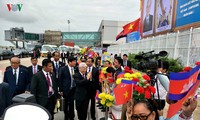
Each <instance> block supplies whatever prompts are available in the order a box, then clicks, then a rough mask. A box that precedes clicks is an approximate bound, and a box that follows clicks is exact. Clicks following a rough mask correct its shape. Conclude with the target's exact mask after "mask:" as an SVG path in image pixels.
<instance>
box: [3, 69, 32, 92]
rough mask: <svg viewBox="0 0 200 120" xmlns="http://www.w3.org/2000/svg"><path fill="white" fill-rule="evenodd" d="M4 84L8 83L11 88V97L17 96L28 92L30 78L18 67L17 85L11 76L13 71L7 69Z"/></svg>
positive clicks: (25, 71)
mask: <svg viewBox="0 0 200 120" xmlns="http://www.w3.org/2000/svg"><path fill="white" fill-rule="evenodd" d="M4 82H6V83H8V84H9V86H10V88H11V94H12V95H18V94H21V93H24V92H25V91H26V90H28V91H29V86H30V77H29V75H28V71H27V70H26V69H23V68H20V67H19V75H18V83H17V85H16V80H15V78H14V75H13V69H12V68H11V69H8V70H6V71H5V73H4Z"/></svg>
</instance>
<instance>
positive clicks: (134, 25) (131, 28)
mask: <svg viewBox="0 0 200 120" xmlns="http://www.w3.org/2000/svg"><path fill="white" fill-rule="evenodd" d="M139 24H140V18H138V19H137V20H135V21H133V22H131V23H128V24H126V25H125V26H123V30H122V31H121V32H120V33H119V34H118V35H117V37H116V41H117V40H118V39H120V38H122V37H126V36H127V35H128V34H129V33H131V32H136V31H139Z"/></svg>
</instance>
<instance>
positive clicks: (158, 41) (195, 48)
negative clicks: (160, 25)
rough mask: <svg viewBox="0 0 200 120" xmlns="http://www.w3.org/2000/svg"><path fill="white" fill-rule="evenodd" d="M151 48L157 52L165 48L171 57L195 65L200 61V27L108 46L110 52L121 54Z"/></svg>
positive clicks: (149, 49)
mask: <svg viewBox="0 0 200 120" xmlns="http://www.w3.org/2000/svg"><path fill="white" fill-rule="evenodd" d="M151 50H155V52H156V53H158V52H159V51H163V50H165V51H167V52H168V55H169V57H170V58H174V59H175V58H180V60H181V61H182V63H183V64H184V65H189V66H194V63H195V62H196V61H200V28H195V29H193V28H191V29H190V30H186V31H181V32H179V31H178V32H176V33H167V34H165V35H159V36H156V37H151V38H146V39H142V40H140V41H135V42H133V43H126V44H121V45H113V46H110V47H108V53H113V54H120V53H121V55H123V54H125V53H126V54H128V53H136V54H137V53H139V52H142V51H143V52H148V51H151Z"/></svg>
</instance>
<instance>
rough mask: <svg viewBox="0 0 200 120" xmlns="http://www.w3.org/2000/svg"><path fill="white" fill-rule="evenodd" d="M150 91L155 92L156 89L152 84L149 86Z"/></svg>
mask: <svg viewBox="0 0 200 120" xmlns="http://www.w3.org/2000/svg"><path fill="white" fill-rule="evenodd" d="M149 89H150V91H151V92H152V93H153V94H155V93H156V89H155V88H154V87H153V86H149Z"/></svg>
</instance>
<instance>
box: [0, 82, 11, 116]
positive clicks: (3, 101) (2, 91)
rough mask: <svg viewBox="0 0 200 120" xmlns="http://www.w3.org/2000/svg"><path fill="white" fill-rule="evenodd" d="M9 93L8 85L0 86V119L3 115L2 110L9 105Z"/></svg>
mask: <svg viewBox="0 0 200 120" xmlns="http://www.w3.org/2000/svg"><path fill="white" fill-rule="evenodd" d="M11 100H12V96H11V92H10V88H9V85H8V83H5V82H3V83H1V84H0V117H1V116H2V115H3V113H4V110H5V109H6V108H7V107H8V106H9V105H11Z"/></svg>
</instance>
